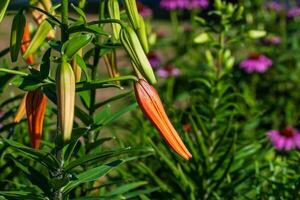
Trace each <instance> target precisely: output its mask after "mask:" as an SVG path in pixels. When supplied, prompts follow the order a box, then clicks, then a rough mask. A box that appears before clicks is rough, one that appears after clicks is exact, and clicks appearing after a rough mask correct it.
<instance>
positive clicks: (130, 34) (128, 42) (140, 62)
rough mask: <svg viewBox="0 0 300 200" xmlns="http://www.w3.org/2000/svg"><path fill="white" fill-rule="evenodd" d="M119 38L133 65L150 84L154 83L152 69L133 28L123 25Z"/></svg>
mask: <svg viewBox="0 0 300 200" xmlns="http://www.w3.org/2000/svg"><path fill="white" fill-rule="evenodd" d="M120 39H121V43H122V44H123V46H124V48H125V49H126V51H127V53H128V54H129V56H130V58H131V61H132V62H133V63H134V66H135V67H137V69H138V71H139V72H140V73H141V74H142V75H143V76H144V77H145V78H146V79H147V80H148V81H149V82H150V83H151V84H155V83H156V78H155V75H154V72H153V69H152V67H151V65H150V62H149V60H148V58H147V56H146V54H145V52H144V50H143V47H142V45H141V43H140V41H139V38H138V37H137V35H136V33H135V32H134V30H133V29H132V28H130V27H129V26H126V27H124V28H123V29H122V30H121V33H120Z"/></svg>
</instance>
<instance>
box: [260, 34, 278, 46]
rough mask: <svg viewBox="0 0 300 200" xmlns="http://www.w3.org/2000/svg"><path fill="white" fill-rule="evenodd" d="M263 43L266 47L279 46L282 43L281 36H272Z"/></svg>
mask: <svg viewBox="0 0 300 200" xmlns="http://www.w3.org/2000/svg"><path fill="white" fill-rule="evenodd" d="M263 42H264V44H266V45H279V44H280V43H281V38H280V37H279V36H271V37H267V38H265V39H264V41H263Z"/></svg>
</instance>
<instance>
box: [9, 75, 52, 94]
mask: <svg viewBox="0 0 300 200" xmlns="http://www.w3.org/2000/svg"><path fill="white" fill-rule="evenodd" d="M12 84H14V85H15V86H16V87H18V88H20V89H22V90H25V91H33V90H36V89H38V88H40V87H42V86H44V85H48V84H50V83H45V82H41V81H39V80H37V79H36V78H35V77H34V76H22V77H20V76H19V77H16V78H14V79H13V81H12Z"/></svg>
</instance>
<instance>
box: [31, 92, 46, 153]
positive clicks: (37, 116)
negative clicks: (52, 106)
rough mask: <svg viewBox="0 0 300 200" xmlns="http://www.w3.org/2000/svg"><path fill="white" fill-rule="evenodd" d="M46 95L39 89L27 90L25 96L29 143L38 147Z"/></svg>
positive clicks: (35, 147)
mask: <svg viewBox="0 0 300 200" xmlns="http://www.w3.org/2000/svg"><path fill="white" fill-rule="evenodd" d="M46 103H47V97H46V95H44V94H43V92H42V91H41V90H35V91H30V92H28V94H27V96H26V114H27V120H28V129H29V136H30V141H31V145H32V147H33V148H34V149H39V148H40V144H41V136H42V131H43V122H44V114H45V111H46Z"/></svg>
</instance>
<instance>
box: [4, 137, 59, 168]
mask: <svg viewBox="0 0 300 200" xmlns="http://www.w3.org/2000/svg"><path fill="white" fill-rule="evenodd" d="M3 140H4V142H5V143H6V144H8V145H9V146H10V147H11V148H13V149H15V150H17V151H16V152H19V153H18V154H19V155H20V156H22V157H27V158H31V159H33V160H36V161H38V162H39V163H41V164H43V165H44V166H45V167H47V168H48V169H50V170H53V169H56V168H58V167H59V163H58V161H57V160H56V158H55V157H54V156H52V155H51V154H50V153H49V152H47V151H43V150H35V149H32V148H29V147H26V146H24V145H23V144H21V143H18V142H15V141H13V140H6V139H3Z"/></svg>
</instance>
